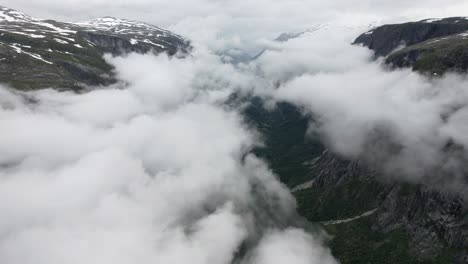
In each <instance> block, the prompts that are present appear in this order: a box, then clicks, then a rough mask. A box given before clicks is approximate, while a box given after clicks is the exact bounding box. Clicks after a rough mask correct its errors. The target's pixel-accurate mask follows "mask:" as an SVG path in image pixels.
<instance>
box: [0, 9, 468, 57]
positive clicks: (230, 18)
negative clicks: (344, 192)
mask: <svg viewBox="0 0 468 264" xmlns="http://www.w3.org/2000/svg"><path fill="white" fill-rule="evenodd" d="M2 5H6V6H8V7H11V8H15V9H18V10H20V11H24V12H27V13H30V14H31V15H34V16H38V17H43V18H55V19H59V20H64V21H69V20H73V21H79V20H86V19H92V18H96V17H100V16H115V17H122V18H128V19H134V20H139V21H141V20H142V21H145V22H149V23H153V24H156V25H160V26H165V27H169V28H170V29H172V30H175V31H176V32H178V33H180V34H182V35H184V36H186V37H189V38H190V39H192V40H194V41H197V42H203V43H204V44H205V45H208V46H210V47H212V48H213V49H214V48H216V49H217V50H219V51H225V50H229V49H233V48H242V50H244V51H247V52H248V53H251V54H255V52H256V51H258V50H259V49H261V48H262V47H258V46H259V41H261V40H262V39H273V38H274V37H276V36H277V35H279V34H281V33H283V32H296V31H301V30H304V29H306V28H309V27H313V26H315V25H317V24H323V23H333V24H340V25H368V24H369V23H374V24H375V23H377V24H381V23H388V22H404V21H408V20H415V19H423V18H427V17H446V16H463V15H464V14H466V13H467V12H468V4H467V3H465V2H463V1H457V0H447V1H440V0H431V1H427V0H425V1H423V0H417V1H401V0H400V1H388V0H379V1H375V0H359V1H353V2H350V1H346V0H332V1H323V0H312V1H311V0H296V1H273V0H257V1H253V2H252V1H247V0H173V1H164V0H137V1H132V2H131V3H129V2H128V1H126V0H114V1H110V0H97V1H92V2H90V1H84V0H68V1H58V0H15V1H12V0H4V1H2Z"/></svg>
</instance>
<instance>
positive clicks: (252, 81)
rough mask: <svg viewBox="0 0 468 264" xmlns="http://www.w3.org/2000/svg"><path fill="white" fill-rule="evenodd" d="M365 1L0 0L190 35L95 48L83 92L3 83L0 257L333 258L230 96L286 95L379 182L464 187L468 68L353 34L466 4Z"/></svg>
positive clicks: (11, 262)
mask: <svg viewBox="0 0 468 264" xmlns="http://www.w3.org/2000/svg"><path fill="white" fill-rule="evenodd" d="M306 2H307V3H306ZM361 2H362V3H363V5H362V6H359V7H356V3H350V2H348V1H331V2H327V3H324V2H318V1H295V2H288V3H287V2H284V1H275V2H272V1H260V2H255V3H251V2H246V1H200V2H198V1H197V2H184V1H182V2H181V1H172V2H171V3H166V2H161V1H146V0H141V1H136V2H135V3H133V4H135V8H134V9H132V11H128V4H127V3H124V2H122V1H118V2H117V3H115V5H112V6H110V7H109V2H108V1H104V0H103V1H95V2H93V3H90V4H89V5H87V4H83V1H66V2H62V1H55V0H48V1H15V2H14V3H13V2H12V1H8V0H7V1H6V4H7V5H9V6H10V7H13V8H20V9H21V8H23V7H24V10H26V11H27V10H28V8H29V10H30V11H32V15H37V16H41V15H44V14H46V13H52V16H55V17H57V18H60V17H66V18H70V19H73V20H82V19H88V18H89V17H90V16H93V17H94V16H100V15H114V16H120V17H126V18H129V19H142V20H144V21H146V22H150V23H155V24H159V25H163V26H167V27H168V28H170V29H171V30H174V31H175V32H177V33H180V34H182V35H184V36H187V37H189V38H190V39H191V41H192V45H193V48H194V49H193V52H192V53H191V54H189V55H187V56H174V57H169V56H167V55H166V54H160V55H159V56H155V55H152V54H146V55H141V54H129V55H126V56H123V57H112V56H110V55H106V56H105V59H106V60H107V62H108V63H110V64H111V65H112V66H114V67H115V70H114V71H115V74H116V77H117V78H118V79H119V82H118V83H116V84H113V85H111V86H108V87H87V89H86V92H82V93H75V92H58V91H56V90H53V89H45V90H40V91H33V92H21V91H17V90H14V89H13V88H11V87H8V86H7V85H6V84H1V85H0V121H1V122H0V131H2V136H1V137H0V210H1V211H2V212H3V214H4V215H5V216H7V217H2V219H1V220H0V262H1V263H5V264H17V263H21V264H28V263H31V264H32V263H34V264H42V263H44V264H46V263H47V264H55V263H57V264H59V263H60V264H62V263H100V264H107V263H109V264H110V263H112V264H126V263H137V262H141V263H187V262H191V263H200V264H202V263H203V264H204V263H226V264H227V263H252V264H253V263H269V264H275V263H292V264H301V263H324V264H334V263H338V262H337V260H335V259H334V257H333V256H332V253H331V251H330V249H329V248H328V246H327V243H328V240H329V239H330V237H329V236H328V235H327V234H326V233H325V232H324V231H323V230H321V229H320V228H317V227H315V226H314V225H313V224H310V223H309V224H307V223H305V221H304V220H303V219H302V218H301V217H300V216H298V215H297V213H296V202H295V199H294V197H293V196H292V194H291V193H290V191H289V190H288V188H287V187H286V186H285V185H283V184H282V183H281V182H280V181H279V180H278V177H277V175H275V174H274V173H273V172H272V171H271V169H270V168H269V164H268V163H267V162H266V161H264V160H262V159H260V158H258V157H256V156H255V155H254V154H252V153H251V150H252V149H253V148H255V147H256V146H259V145H261V144H262V142H263V138H262V136H261V134H260V133H259V132H258V131H256V130H255V128H253V127H250V126H249V125H248V124H247V123H246V122H245V120H244V118H243V116H242V107H231V106H228V105H227V104H226V102H227V101H229V98H230V97H231V96H232V95H233V94H236V95H241V97H243V98H249V96H258V97H260V98H263V99H264V100H265V104H266V107H270V108H271V107H275V103H278V102H288V103H290V104H293V105H295V106H297V107H298V108H299V109H300V110H301V111H302V112H303V114H304V115H307V116H309V117H310V124H309V131H308V135H307V136H310V137H316V136H318V137H320V138H321V139H322V140H323V142H324V144H325V145H326V147H327V148H329V149H330V150H331V151H333V152H334V153H336V154H338V155H340V156H343V157H345V158H347V159H350V160H359V161H363V162H365V163H367V164H371V165H372V166H374V167H375V168H376V169H378V170H381V171H383V172H384V173H383V175H382V176H383V177H385V180H389V179H390V180H396V181H403V182H412V183H418V184H426V185H428V186H431V187H434V188H445V187H448V188H450V190H456V191H458V192H464V191H466V184H465V183H466V178H465V176H464V175H466V174H465V171H466V169H465V166H464V164H465V161H466V157H467V153H466V151H465V149H466V148H467V147H468V136H467V135H468V125H466V124H467V122H466V121H468V120H467V119H468V109H467V107H466V102H468V92H467V91H466V87H467V85H468V79H467V77H466V76H465V75H460V74H455V73H449V74H447V75H445V76H443V77H434V76H432V77H431V76H422V75H420V74H418V73H415V72H412V71H411V70H410V69H391V68H389V67H388V66H386V65H384V63H383V61H382V60H381V59H375V58H374V56H373V54H372V52H371V51H370V50H368V49H367V48H364V47H360V46H355V45H351V43H352V41H353V40H354V38H355V37H357V36H358V35H359V34H360V33H362V32H365V31H366V30H368V29H369V27H372V26H374V25H378V24H381V23H385V22H388V21H392V22H394V21H403V20H405V19H407V18H408V17H411V18H412V20H415V18H417V19H419V18H420V19H422V18H426V17H432V16H447V15H455V14H457V12H460V10H464V11H466V10H468V9H467V5H466V3H460V1H449V2H450V3H451V4H450V5H449V4H447V3H446V2H444V3H443V4H444V6H446V8H440V6H441V2H440V1H424V3H423V2H422V1H416V2H411V3H408V2H405V1H396V2H394V3H392V4H389V3H387V2H385V3H384V2H382V1H377V2H375V1H361ZM421 5H423V6H425V7H424V8H419V6H421ZM338 7H339V8H338ZM33 9H34V10H33ZM147 10H157V11H158V12H157V13H154V12H153V11H151V12H148V11H147ZM127 11H128V12H127ZM255 11H258V12H259V14H260V15H259V14H257V12H255ZM390 13H393V14H398V15H391V14H390ZM457 15H458V14H457ZM317 24H321V25H322V24H324V25H325V26H321V27H320V29H319V30H316V31H310V32H308V33H305V34H303V35H301V36H299V37H297V38H294V39H290V40H288V41H285V42H276V41H272V39H274V38H275V37H276V36H277V35H278V34H279V33H283V32H302V31H305V30H307V29H308V28H311V27H312V28H315V27H314V26H316V25H317ZM252 25H254V26H252ZM262 50H264V52H263V54H262V55H261V56H259V57H258V58H257V59H255V60H246V61H244V62H241V63H238V64H232V63H229V58H230V59H233V57H235V56H236V54H237V55H243V54H244V53H246V54H248V55H249V56H251V55H252V56H251V57H253V55H256V54H258V53H259V52H260V51H262ZM227 57H229V58H227ZM63 88H64V89H66V88H67V87H63ZM25 252H27V254H26V253H25Z"/></svg>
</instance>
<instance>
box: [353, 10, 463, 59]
mask: <svg viewBox="0 0 468 264" xmlns="http://www.w3.org/2000/svg"><path fill="white" fill-rule="evenodd" d="M467 30H468V19H467V18H465V17H452V18H444V19H426V20H422V21H418V22H410V23H404V24H394V25H384V26H380V27H377V28H375V29H372V30H370V31H368V32H366V33H364V34H362V35H360V36H359V37H358V38H357V39H356V40H355V41H354V44H362V45H364V46H366V47H368V48H369V49H371V50H373V51H374V52H375V54H376V55H377V56H387V55H388V54H390V53H391V52H393V51H394V50H395V49H397V48H399V47H406V46H411V45H414V44H417V43H421V42H423V41H426V40H429V39H434V38H440V37H444V36H449V35H453V34H457V33H463V32H465V31H467Z"/></svg>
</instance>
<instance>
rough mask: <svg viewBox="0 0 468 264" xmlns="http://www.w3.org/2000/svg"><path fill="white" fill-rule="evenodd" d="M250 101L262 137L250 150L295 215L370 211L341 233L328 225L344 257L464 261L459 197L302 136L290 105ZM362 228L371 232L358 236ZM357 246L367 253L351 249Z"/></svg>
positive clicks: (464, 210) (303, 123)
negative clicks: (399, 178)
mask: <svg viewBox="0 0 468 264" xmlns="http://www.w3.org/2000/svg"><path fill="white" fill-rule="evenodd" d="M250 102H251V103H250V105H249V106H248V107H246V109H245V111H244V115H245V117H246V119H247V121H248V122H250V123H251V124H252V125H254V126H255V127H257V128H258V130H259V131H260V132H261V133H262V134H263V135H264V137H265V147H263V148H260V149H257V150H255V151H254V152H255V153H256V154H257V155H259V156H260V157H263V158H264V159H266V160H267V161H268V162H269V163H270V165H271V167H272V169H273V170H274V172H275V173H276V174H278V175H279V177H280V179H281V181H282V182H284V183H285V184H287V185H288V186H289V187H290V188H291V190H292V191H293V194H294V195H295V197H296V199H297V201H298V211H299V214H300V215H302V216H304V217H305V218H307V219H308V220H309V221H311V222H329V221H333V220H342V219H353V218H355V217H356V216H360V215H363V214H366V212H372V214H369V215H365V217H364V218H365V220H362V221H364V222H363V223H361V225H360V226H359V229H358V228H356V226H355V224H354V222H353V221H350V222H349V223H348V222H346V221H344V222H343V223H342V224H339V226H340V227H339V231H336V230H334V229H329V232H330V233H331V234H333V235H334V236H336V237H337V238H336V241H337V242H338V241H347V242H345V243H343V242H340V243H343V244H344V245H343V244H335V242H333V243H332V245H331V246H332V251H333V252H334V254H335V255H336V256H337V257H338V259H340V261H341V263H362V262H364V263H395V262H398V261H400V260H403V259H404V260H405V261H406V262H403V263H429V262H427V261H430V260H434V259H438V260H440V262H434V263H460V264H461V263H466V261H467V258H468V251H467V250H466V249H467V248H468V204H467V203H466V201H465V200H463V197H461V196H460V195H457V194H452V193H450V192H444V191H442V190H434V189H431V188H430V186H424V185H415V184H410V183H404V182H395V181H394V180H388V179H389V178H391V177H388V175H384V174H382V173H380V172H379V171H378V170H376V169H372V168H370V167H369V166H368V165H367V164H366V162H363V161H352V160H347V159H345V158H343V157H340V156H339V155H336V154H334V153H333V152H332V151H329V150H328V149H327V148H326V146H325V145H323V144H322V142H321V140H320V138H318V137H309V136H306V133H307V127H308V122H309V121H310V118H309V117H305V116H303V115H302V114H301V111H300V110H299V109H297V108H295V107H294V106H293V105H290V104H287V103H281V104H279V105H278V107H277V108H276V109H274V110H266V109H265V108H263V107H262V103H261V100H260V99H259V98H252V99H250ZM359 221H361V220H359ZM338 222H340V221H338ZM326 227H327V228H329V226H326ZM327 230H328V229H327ZM363 233H367V234H369V235H368V236H367V237H364V238H363V237H362V236H363V235H362V234H363ZM349 236H354V237H361V238H360V239H358V240H357V241H354V240H353V239H351V238H350V237H349ZM366 248H368V250H369V251H367V250H366ZM356 251H357V252H360V251H366V253H365V254H363V255H353V254H354V252H356ZM349 252H353V254H350V253H349ZM349 255H351V256H349ZM393 255H401V257H400V258H397V259H394V258H391V257H389V256H393ZM366 261H367V262H366ZM412 261H413V262H412ZM430 263H433V262H430Z"/></svg>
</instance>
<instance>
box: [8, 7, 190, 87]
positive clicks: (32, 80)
mask: <svg viewBox="0 0 468 264" xmlns="http://www.w3.org/2000/svg"><path fill="white" fill-rule="evenodd" d="M189 50H190V44H189V42H188V41H187V40H186V39H184V38H182V37H181V36H178V35H176V34H174V33H172V32H170V31H168V30H166V29H163V28H160V27H156V26H153V25H149V24H145V23H141V22H136V21H129V20H124V19H117V18H112V17H104V18H98V19H95V20H92V21H87V22H81V23H63V22H58V21H53V20H41V19H37V18H33V17H31V16H28V15H26V14H23V13H21V12H19V11H16V10H12V9H9V8H6V7H0V82H3V83H9V84H11V85H12V86H14V87H16V88H18V89H23V90H30V89H39V88H44V87H53V88H59V89H60V88H62V87H72V88H74V89H81V88H82V87H83V85H106V84H110V83H112V82H114V81H115V79H114V78H113V76H112V71H111V70H112V68H111V66H110V65H108V64H107V63H106V62H105V61H104V59H103V58H102V56H103V54H105V53H110V54H113V55H119V54H122V53H127V52H138V53H147V52H154V53H161V52H167V53H168V54H171V55H174V54H175V53H177V52H178V51H180V52H182V53H184V52H188V51H189Z"/></svg>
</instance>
